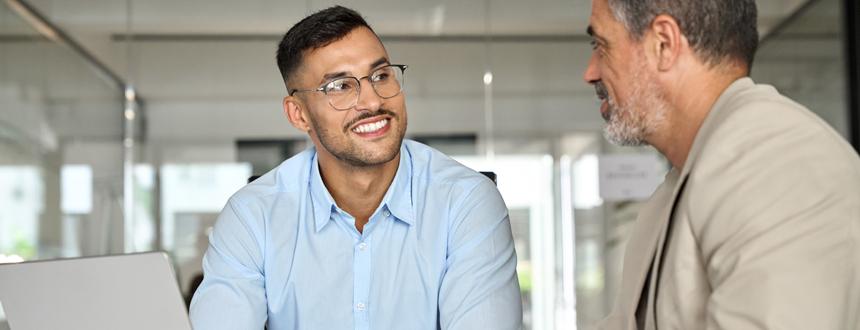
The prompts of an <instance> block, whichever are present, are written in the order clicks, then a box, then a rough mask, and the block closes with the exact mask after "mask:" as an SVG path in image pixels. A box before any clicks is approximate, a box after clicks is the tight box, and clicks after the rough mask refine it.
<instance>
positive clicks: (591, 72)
mask: <svg viewBox="0 0 860 330" xmlns="http://www.w3.org/2000/svg"><path fill="white" fill-rule="evenodd" d="M582 79H583V80H585V82H587V83H589V84H594V83H596V82H598V81H600V69H599V68H598V67H597V56H595V55H594V54H592V55H591V58H590V59H589V60H588V66H587V67H586V68H585V72H584V73H583V75H582Z"/></svg>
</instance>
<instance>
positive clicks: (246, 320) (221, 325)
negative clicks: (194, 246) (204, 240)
mask: <svg viewBox="0 0 860 330" xmlns="http://www.w3.org/2000/svg"><path fill="white" fill-rule="evenodd" d="M257 237H259V236H257V235H255V231H254V230H253V228H252V227H251V226H250V225H249V223H247V222H246V221H244V219H243V217H242V214H241V213H240V212H238V210H237V207H236V205H235V202H234V201H233V200H231V201H230V202H228V204H227V206H226V207H225V208H224V210H223V211H222V212H221V214H220V215H219V216H218V220H217V222H216V224H215V228H214V230H213V231H212V233H211V234H210V236H209V248H208V249H207V251H206V254H205V256H204V257H203V275H204V277H203V282H202V283H201V284H200V287H198V288H197V292H195V294H194V298H193V300H192V301H191V308H190V311H189V312H190V318H191V324H192V325H193V327H194V329H198V330H200V329H202V330H209V329H263V326H264V324H265V323H266V318H267V308H266V295H265V288H264V279H263V254H262V249H261V248H260V244H259V240H258V239H257Z"/></svg>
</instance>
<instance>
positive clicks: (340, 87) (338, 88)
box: [325, 78, 355, 93]
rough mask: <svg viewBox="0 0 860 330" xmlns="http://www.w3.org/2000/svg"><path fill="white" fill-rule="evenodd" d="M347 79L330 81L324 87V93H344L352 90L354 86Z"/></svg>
mask: <svg viewBox="0 0 860 330" xmlns="http://www.w3.org/2000/svg"><path fill="white" fill-rule="evenodd" d="M350 80H351V79H349V78H342V79H337V80H332V81H330V82H329V83H328V84H326V85H325V91H326V93H346V92H349V91H350V90H352V89H353V88H354V87H355V86H353V85H354V83H353V82H351V81H350Z"/></svg>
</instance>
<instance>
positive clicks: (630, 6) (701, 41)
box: [608, 0, 758, 68]
mask: <svg viewBox="0 0 860 330" xmlns="http://www.w3.org/2000/svg"><path fill="white" fill-rule="evenodd" d="M608 1H609V7H610V8H611V9H612V11H613V13H614V14H615V18H616V19H618V20H619V21H621V22H622V23H623V24H624V25H625V26H626V27H627V31H628V32H630V34H631V35H632V36H633V38H634V39H636V40H639V39H640V38H642V36H643V35H644V34H645V30H646V29H647V28H648V26H649V25H650V24H651V22H652V21H653V20H654V18H655V17H657V15H660V14H667V15H669V16H672V17H673V18H675V20H677V21H678V25H679V26H680V28H681V33H683V34H684V36H685V37H687V40H688V41H689V42H690V47H692V48H693V50H694V51H695V52H696V53H697V54H698V55H699V56H701V57H702V59H703V60H704V61H705V62H706V63H709V64H711V65H717V64H720V63H722V62H723V60H726V59H730V60H739V61H741V62H742V63H743V64H745V65H746V66H747V68H750V67H752V62H753V58H754V57H755V52H756V49H757V48H758V31H757V28H756V26H757V18H758V9H757V8H756V4H755V1H754V0H608Z"/></svg>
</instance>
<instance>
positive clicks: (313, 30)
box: [275, 6, 373, 89]
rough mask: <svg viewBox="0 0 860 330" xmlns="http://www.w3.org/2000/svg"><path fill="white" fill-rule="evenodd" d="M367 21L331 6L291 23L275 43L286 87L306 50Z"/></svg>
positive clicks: (326, 42) (367, 26) (340, 36)
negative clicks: (291, 25) (279, 40)
mask: <svg viewBox="0 0 860 330" xmlns="http://www.w3.org/2000/svg"><path fill="white" fill-rule="evenodd" d="M359 27H366V28H368V29H370V30H371V31H373V29H372V28H371V27H370V25H368V24H367V22H366V21H365V20H364V18H362V17H361V14H359V13H358V12H356V11H355V10H352V9H349V8H346V7H341V6H334V7H330V8H326V9H323V10H320V11H318V12H316V13H314V14H312V15H310V16H308V17H305V18H304V19H302V20H301V21H299V22H298V23H296V25H293V27H292V28H290V30H289V31H287V33H286V34H284V37H283V38H282V39H281V42H280V43H279V44H278V53H277V56H275V58H276V59H277V61H278V69H280V70H281V77H282V78H283V79H284V84H285V85H287V88H288V89H289V88H290V86H289V83H288V81H289V79H290V77H291V76H292V74H293V73H295V71H296V69H298V67H299V66H300V65H301V64H302V60H303V59H304V55H305V52H306V51H309V50H314V49H318V48H320V47H325V46H327V45H329V44H331V43H332V42H335V41H338V40H340V39H342V38H343V37H345V36H346V35H347V34H349V33H350V32H351V31H352V30H354V29H356V28H359Z"/></svg>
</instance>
